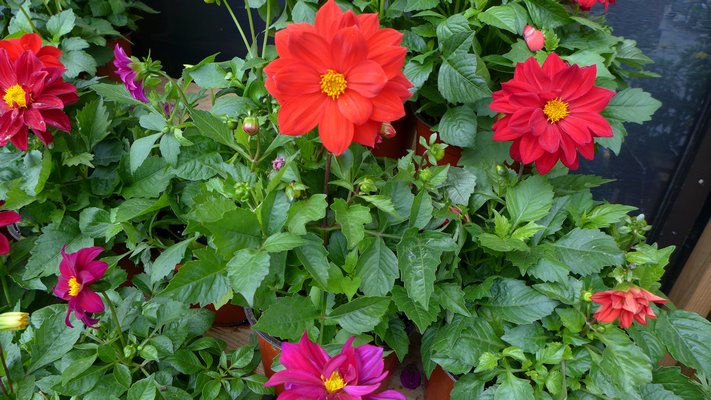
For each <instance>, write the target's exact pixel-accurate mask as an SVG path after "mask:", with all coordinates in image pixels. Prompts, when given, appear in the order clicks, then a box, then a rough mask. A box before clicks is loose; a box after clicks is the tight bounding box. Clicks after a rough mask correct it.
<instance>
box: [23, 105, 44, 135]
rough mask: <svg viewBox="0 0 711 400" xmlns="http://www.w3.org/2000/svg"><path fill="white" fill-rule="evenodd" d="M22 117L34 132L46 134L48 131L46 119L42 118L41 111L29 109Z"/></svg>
mask: <svg viewBox="0 0 711 400" xmlns="http://www.w3.org/2000/svg"><path fill="white" fill-rule="evenodd" d="M22 116H23V118H24V120H25V124H27V125H28V126H29V127H30V128H32V130H33V131H35V132H44V131H46V130H47V125H46V124H45V122H44V118H42V114H41V113H40V112H39V110H36V109H34V108H28V109H26V110H25V112H24V113H23V115H22Z"/></svg>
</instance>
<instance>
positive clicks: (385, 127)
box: [380, 122, 397, 139]
mask: <svg viewBox="0 0 711 400" xmlns="http://www.w3.org/2000/svg"><path fill="white" fill-rule="evenodd" d="M396 134H397V132H396V131H395V127H394V126H393V125H392V124H391V123H390V122H383V124H382V125H381V126H380V136H382V137H384V138H385V139H392V138H394V137H395V135H396Z"/></svg>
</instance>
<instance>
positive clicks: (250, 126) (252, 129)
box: [242, 116, 259, 136]
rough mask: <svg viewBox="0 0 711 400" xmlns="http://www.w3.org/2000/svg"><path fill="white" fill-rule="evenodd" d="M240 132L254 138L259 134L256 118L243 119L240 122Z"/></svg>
mask: <svg viewBox="0 0 711 400" xmlns="http://www.w3.org/2000/svg"><path fill="white" fill-rule="evenodd" d="M242 130H243V131H244V133H246V134H247V135H249V136H254V135H256V134H258V133H259V121H258V120H257V117H252V116H249V117H245V119H244V121H243V122H242Z"/></svg>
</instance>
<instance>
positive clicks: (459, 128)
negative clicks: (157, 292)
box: [437, 106, 477, 147]
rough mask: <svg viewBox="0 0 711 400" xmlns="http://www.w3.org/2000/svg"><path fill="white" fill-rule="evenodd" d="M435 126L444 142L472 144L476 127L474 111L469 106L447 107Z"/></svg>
mask: <svg viewBox="0 0 711 400" xmlns="http://www.w3.org/2000/svg"><path fill="white" fill-rule="evenodd" d="M437 127H438V128H437V130H438V131H439V134H440V138H441V139H442V141H444V142H445V143H447V144H451V145H453V146H459V147H469V146H473V145H474V141H475V138H476V129H477V120H476V113H475V112H474V109H473V108H472V107H470V106H459V107H453V108H449V109H448V110H447V112H445V113H444V115H443V116H442V119H441V120H440V121H439V124H437Z"/></svg>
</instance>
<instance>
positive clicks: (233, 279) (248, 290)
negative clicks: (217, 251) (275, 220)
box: [227, 249, 269, 306]
mask: <svg viewBox="0 0 711 400" xmlns="http://www.w3.org/2000/svg"><path fill="white" fill-rule="evenodd" d="M268 274H269V253H267V252H266V251H263V250H256V249H242V250H239V251H237V252H236V253H235V255H234V257H232V259H231V260H230V261H228V262H227V279H228V280H229V283H230V287H232V290H234V291H235V292H236V293H240V294H242V296H244V298H245V300H247V304H249V305H250V306H252V305H253V303H254V293H255V292H256V291H257V289H259V286H260V285H261V284H262V281H263V280H264V278H265V277H266V276H267V275H268Z"/></svg>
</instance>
